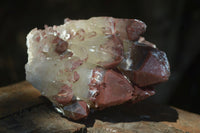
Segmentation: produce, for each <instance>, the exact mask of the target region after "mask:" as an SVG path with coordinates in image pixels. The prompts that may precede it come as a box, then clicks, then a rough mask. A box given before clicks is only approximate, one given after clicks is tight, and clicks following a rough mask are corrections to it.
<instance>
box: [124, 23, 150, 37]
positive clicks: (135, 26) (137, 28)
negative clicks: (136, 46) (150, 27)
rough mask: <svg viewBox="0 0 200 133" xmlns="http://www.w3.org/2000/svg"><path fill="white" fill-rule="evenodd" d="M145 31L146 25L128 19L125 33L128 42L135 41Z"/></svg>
mask: <svg viewBox="0 0 200 133" xmlns="http://www.w3.org/2000/svg"><path fill="white" fill-rule="evenodd" d="M145 31H146V24H145V23H143V22H141V21H139V20H136V19H130V20H128V24H127V27H126V32H127V35H128V39H129V40H133V41H134V40H137V39H138V38H139V37H140V35H141V34H143V33H144V32H145Z"/></svg>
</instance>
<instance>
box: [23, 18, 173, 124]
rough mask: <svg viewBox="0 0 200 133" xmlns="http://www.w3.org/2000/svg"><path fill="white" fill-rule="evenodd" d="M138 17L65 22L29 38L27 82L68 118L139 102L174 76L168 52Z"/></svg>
mask: <svg viewBox="0 0 200 133" xmlns="http://www.w3.org/2000/svg"><path fill="white" fill-rule="evenodd" d="M145 31H146V25H145V23H143V22H142V21H140V20H137V19H118V18H113V17H93V18H90V19H88V20H70V19H65V23H64V24H63V25H60V26H53V27H48V26H45V29H44V30H38V29H37V28H35V29H33V30H32V31H30V33H29V34H28V35H27V47H28V51H27V52H28V63H27V64H26V66H25V68H26V79H27V80H28V81H29V82H30V83H32V85H33V86H34V87H35V88H37V89H38V90H39V91H40V92H41V94H42V95H43V96H46V97H47V98H48V99H49V100H50V101H52V103H53V104H54V105H55V107H56V108H57V110H58V111H59V112H61V113H63V114H64V115H65V116H67V117H68V118H71V119H73V120H79V119H82V118H85V117H87V116H88V114H89V111H90V109H91V108H92V109H104V108H106V107H109V106H114V105H119V104H123V103H125V102H132V103H136V102H138V101H141V100H143V99H145V98H147V97H149V96H151V95H154V94H155V91H154V90H153V88H152V85H155V84H158V83H161V82H164V81H167V80H168V78H169V75H170V69H169V63H168V60H167V57H166V54H165V53H164V52H163V51H160V50H159V49H157V48H156V46H155V45H154V44H152V43H150V42H148V41H146V40H145V39H144V37H142V36H141V35H142V34H143V33H144V32H145Z"/></svg>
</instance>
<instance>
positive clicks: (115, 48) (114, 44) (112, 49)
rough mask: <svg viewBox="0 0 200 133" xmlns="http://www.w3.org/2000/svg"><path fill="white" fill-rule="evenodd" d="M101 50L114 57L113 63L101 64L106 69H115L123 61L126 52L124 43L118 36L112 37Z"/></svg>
mask: <svg viewBox="0 0 200 133" xmlns="http://www.w3.org/2000/svg"><path fill="white" fill-rule="evenodd" d="M101 49H103V50H104V51H106V52H108V53H110V54H111V55H112V57H113V61H112V62H99V64H100V65H103V67H104V68H114V67H116V66H117V65H118V64H119V63H120V62H121V61H122V59H123V50H124V49H123V43H122V41H121V40H120V39H119V38H118V37H117V36H115V35H112V36H110V37H109V40H108V41H107V42H106V44H104V45H103V46H102V47H101Z"/></svg>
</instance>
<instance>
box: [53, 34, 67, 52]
mask: <svg viewBox="0 0 200 133" xmlns="http://www.w3.org/2000/svg"><path fill="white" fill-rule="evenodd" d="M53 42H55V43H57V44H56V49H55V51H56V53H58V54H62V53H64V52H65V51H66V50H67V47H68V43H67V42H66V41H64V40H62V39H60V38H59V37H57V38H56V39H55V40H54V41H53Z"/></svg>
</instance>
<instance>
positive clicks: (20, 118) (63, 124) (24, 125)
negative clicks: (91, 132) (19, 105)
mask: <svg viewBox="0 0 200 133" xmlns="http://www.w3.org/2000/svg"><path fill="white" fill-rule="evenodd" d="M84 130H86V129H85V125H83V124H78V123H74V122H71V121H69V120H67V119H66V118H63V117H61V116H60V115H59V114H58V113H56V112H55V111H54V109H53V108H52V107H51V106H50V105H47V104H42V105H39V106H35V107H32V108H30V109H26V110H23V111H22V112H19V113H15V114H13V115H10V116H8V117H5V118H3V119H1V120H0V133H74V132H84Z"/></svg>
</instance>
